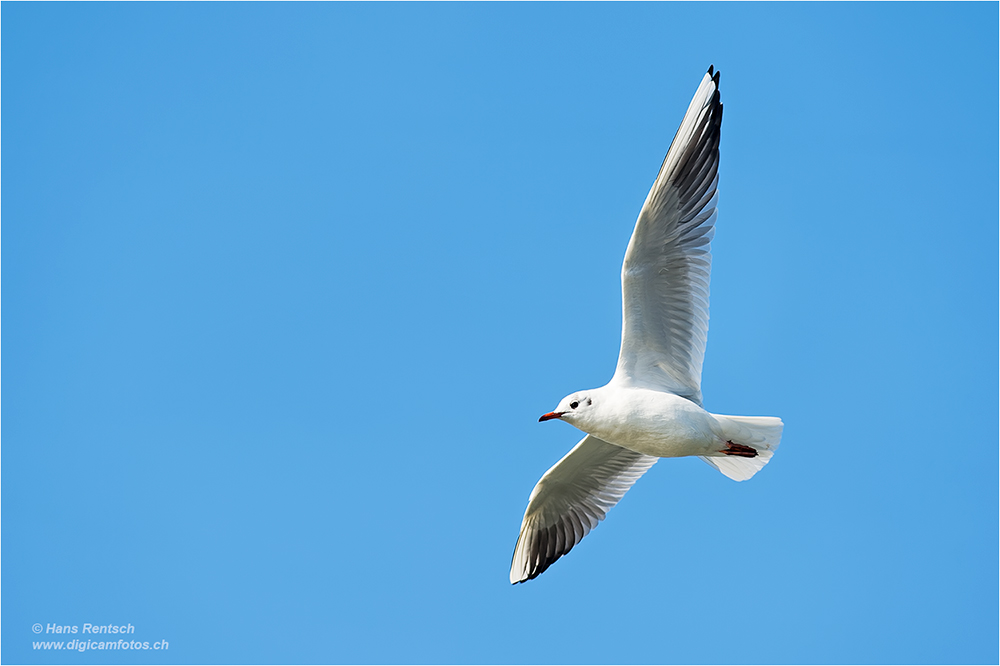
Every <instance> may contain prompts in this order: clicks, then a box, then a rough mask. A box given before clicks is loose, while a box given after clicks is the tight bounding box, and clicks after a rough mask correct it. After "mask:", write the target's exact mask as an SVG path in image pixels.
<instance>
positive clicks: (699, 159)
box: [510, 67, 783, 584]
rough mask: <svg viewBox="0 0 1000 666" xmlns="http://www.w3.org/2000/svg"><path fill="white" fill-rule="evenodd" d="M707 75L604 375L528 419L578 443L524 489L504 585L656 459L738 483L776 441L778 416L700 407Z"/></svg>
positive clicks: (550, 558) (709, 222) (626, 286)
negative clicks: (698, 467) (701, 464)
mask: <svg viewBox="0 0 1000 666" xmlns="http://www.w3.org/2000/svg"><path fill="white" fill-rule="evenodd" d="M713 70H714V67H709V68H708V72H707V73H706V74H705V76H704V77H703V78H702V80H701V84H700V85H699V86H698V90H697V92H695V94H694V99H692V100H691V105H690V106H689V107H688V110H687V113H685V114H684V120H682V121H681V125H680V128H679V129H678V130H677V134H676V135H675V136H674V140H673V142H672V143H671V144H670V149H669V150H668V151H667V156H666V157H665V158H664V160H663V164H662V166H660V171H659V173H658V174H657V176H656V180H655V181H654V182H653V187H652V189H650V191H649V194H648V195H647V196H646V201H645V202H644V203H643V205H642V210H640V211H639V218H638V220H636V223H635V229H634V230H633V231H632V238H631V240H629V243H628V248H627V249H626V250H625V261H624V263H623V265H622V343H621V350H620V352H619V354H618V366H617V367H616V369H615V374H614V376H613V377H612V378H611V381H610V382H608V383H607V385H605V386H602V387H601V388H596V389H590V390H586V391H578V392H576V393H573V394H570V395H568V396H566V397H565V398H563V399H562V401H561V402H560V403H559V405H558V406H557V407H556V408H555V410H554V411H551V412H549V413H547V414H544V415H542V417H541V418H539V419H538V420H539V421H549V420H556V419H557V420H561V421H565V422H566V423H569V424H570V425H573V426H575V427H576V428H578V429H580V430H581V431H583V432H584V433H586V436H585V437H584V438H583V439H582V440H580V442H579V443H578V444H577V445H576V446H575V447H574V448H573V449H572V450H571V451H570V452H569V453H567V454H566V455H565V456H564V457H563V458H562V459H561V460H560V461H559V462H557V463H556V464H555V465H554V466H553V467H552V468H551V469H550V470H549V471H547V472H546V473H545V474H544V475H543V476H542V478H541V479H540V480H539V481H538V483H537V484H536V485H535V488H534V490H532V491H531V495H530V496H529V497H528V508H527V510H526V511H525V512H524V519H523V520H522V521H521V532H520V535H519V536H518V538H517V545H516V546H515V547H514V557H513V560H512V561H511V566H510V582H511V583H514V584H516V583H523V582H524V581H527V580H531V579H532V578H535V577H537V576H538V575H539V574H541V573H542V572H543V571H545V570H546V569H548V568H549V566H551V565H552V563H553V562H555V561H556V560H558V559H559V558H560V557H562V556H563V555H565V554H566V553H568V552H569V551H570V549H571V548H573V546H575V545H576V544H578V543H580V541H581V540H582V539H583V537H585V536H587V534H589V533H590V531H591V530H592V529H594V528H595V527H597V524H598V523H599V522H600V521H602V520H604V517H605V516H606V515H607V513H608V511H610V510H611V507H613V506H614V505H615V504H617V503H618V502H619V500H621V498H622V497H623V496H624V495H625V493H626V492H628V489H629V488H631V487H632V484H634V483H635V482H636V480H637V479H638V478H639V477H640V476H642V475H643V474H644V473H645V472H646V471H647V470H648V469H649V468H650V467H652V466H653V463H655V462H656V461H657V460H658V459H659V458H678V457H681V456H698V457H700V458H701V459H702V460H704V461H705V462H707V463H708V464H709V465H711V466H713V467H715V468H716V469H717V470H719V471H720V472H722V473H723V474H725V475H726V476H728V477H729V478H731V479H734V480H736V481H744V480H746V479H749V478H750V477H752V476H753V475H754V474H756V473H757V472H758V471H760V470H761V468H763V467H764V465H766V464H767V463H768V462H769V461H770V460H771V456H772V455H773V454H774V452H775V450H776V449H777V448H778V444H779V442H780V441H781V430H782V427H783V424H782V422H781V419H779V418H775V417H769V416H724V415H721V414H710V413H709V412H707V411H705V410H704V409H703V408H702V406H701V367H702V360H703V359H704V356H705V342H706V340H707V334H708V282H709V273H710V271H711V267H712V255H711V251H710V243H711V241H712V237H713V236H714V234H715V220H716V215H717V211H716V205H717V203H718V198H719V195H718V190H717V188H718V184H719V173H718V172H719V136H720V129H721V127H722V102H721V97H720V95H719V72H716V71H713Z"/></svg>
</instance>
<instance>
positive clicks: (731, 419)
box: [700, 414, 784, 481]
mask: <svg viewBox="0 0 1000 666" xmlns="http://www.w3.org/2000/svg"><path fill="white" fill-rule="evenodd" d="M712 416H714V417H715V420H716V421H717V422H718V423H719V426H720V429H721V432H722V437H723V438H725V440H726V442H727V444H728V445H729V446H728V451H729V452H728V453H726V452H724V451H723V452H719V454H717V455H714V456H700V458H701V459H702V460H704V461H705V462H707V463H708V464H709V465H711V466H712V467H714V468H715V469H717V470H719V471H720V472H722V473H723V474H725V475H726V476H728V477H729V478H730V479H733V480H734V481H746V480H747V479H749V478H750V477H751V476H753V475H754V474H756V473H757V472H759V471H760V470H761V469H762V468H763V467H764V465H766V464H767V463H769V462H770V461H771V456H773V455H774V452H775V451H776V450H777V449H778V444H780V443H781V429H782V428H784V424H783V423H782V422H781V419H779V418H777V417H774V416H723V415H722V414H712Z"/></svg>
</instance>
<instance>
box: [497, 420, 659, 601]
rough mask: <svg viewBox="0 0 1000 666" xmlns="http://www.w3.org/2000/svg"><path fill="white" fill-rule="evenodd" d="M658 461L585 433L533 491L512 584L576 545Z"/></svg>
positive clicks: (528, 577) (533, 574)
mask: <svg viewBox="0 0 1000 666" xmlns="http://www.w3.org/2000/svg"><path fill="white" fill-rule="evenodd" d="M657 460H658V458H654V457H653V456H645V455H643V454H641V453H636V452H635V451H630V450H628V449H623V448H621V447H620V446H615V445H614V444H608V443H607V442H605V441H604V440H601V439H598V438H596V437H592V436H590V435H587V436H586V437H584V438H583V439H582V440H580V443H579V444H577V445H576V446H575V447H573V450H572V451H570V452H569V453H567V454H566V455H565V456H564V457H563V459H562V460H560V461H559V462H557V463H556V464H555V465H553V466H552V468H551V469H550V470H549V471H547V472H546V473H545V474H544V475H543V476H542V478H541V480H539V482H538V483H537V484H536V485H535V489H534V490H532V491H531V497H529V498H528V508H527V510H526V511H525V512H524V520H522V521H521V534H520V536H518V538H517V545H516V546H515V547H514V558H513V560H512V561H511V564H510V582H511V583H523V582H524V581H526V580H531V579H532V578H534V577H536V576H537V575H538V574H540V573H542V572H543V571H545V570H546V569H548V568H549V566H550V565H551V564H552V563H553V562H555V561H556V560H558V559H559V558H560V557H562V556H563V555H565V554H566V553H568V552H569V551H570V549H571V548H573V546H575V545H576V544H578V543H580V541H581V540H582V539H583V537H585V536H587V534H589V533H590V530H592V529H594V528H595V527H597V523H599V522H600V521H602V520H604V516H605V515H607V513H608V511H610V510H611V507H613V506H614V505H615V504H617V503H618V501H619V500H620V499H621V498H622V496H623V495H625V493H626V492H628V489H629V488H631V487H632V484H633V483H635V482H636V479H638V478H639V477H640V476H642V475H643V474H645V472H646V470H648V469H649V468H650V467H652V466H653V463H655V462H656V461H657Z"/></svg>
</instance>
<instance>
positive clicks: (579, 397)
mask: <svg viewBox="0 0 1000 666" xmlns="http://www.w3.org/2000/svg"><path fill="white" fill-rule="evenodd" d="M593 407H594V399H593V397H592V396H590V394H589V393H588V392H586V391H584V392H581V393H573V394H571V395H568V396H566V397H565V398H563V399H562V400H561V401H560V402H559V406H558V407H556V408H555V411H551V412H549V413H548V414H542V416H541V417H540V418H539V419H538V421H539V423H541V422H542V421H549V420H551V419H562V420H563V421H566V422H567V423H571V424H573V425H577V424H579V423H580V422H581V421H585V420H586V418H587V416H588V414H589V413H590V411H591V410H592V409H593Z"/></svg>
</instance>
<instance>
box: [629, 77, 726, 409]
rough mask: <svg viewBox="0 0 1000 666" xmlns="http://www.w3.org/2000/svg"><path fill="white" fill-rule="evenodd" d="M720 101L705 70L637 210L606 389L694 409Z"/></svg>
mask: <svg viewBox="0 0 1000 666" xmlns="http://www.w3.org/2000/svg"><path fill="white" fill-rule="evenodd" d="M721 127H722V102H721V101H720V96H719V73H718V72H716V73H715V74H714V75H713V73H712V68H711V67H710V68H709V69H708V73H707V74H705V78H703V79H702V81H701V85H700V86H699V87H698V92H696V93H695V95H694V99H692V100H691V105H690V106H689V107H688V110H687V113H686V114H685V115H684V120H683V121H682V122H681V126H680V128H679V129H678V130H677V134H676V135H675V136H674V140H673V143H671V144H670V150H669V151H668V152H667V156H666V158H665V159H664V160H663V165H662V166H661V167H660V173H659V174H658V175H657V176H656V182H654V183H653V187H652V189H651V190H650V191H649V195H648V196H647V197H646V202H645V203H644V204H643V206H642V210H641V211H640V212H639V219H638V220H637V221H636V223H635V230H634V231H633V232H632V239H631V240H630V241H629V244H628V249H627V250H626V252H625V262H624V264H623V265H622V347H621V352H620V354H619V356H618V367H617V369H616V370H615V376H614V377H613V378H612V380H611V383H613V384H615V383H617V384H619V385H622V386H637V387H643V388H652V389H657V390H663V391H670V392H671V393H675V394H677V395H680V396H683V397H685V398H688V399H689V400H693V401H694V402H696V403H698V404H701V366H702V360H703V359H704V356H705V342H706V340H707V338H708V281H709V274H710V272H711V269H712V255H711V250H710V246H709V244H710V242H711V240H712V236H713V235H714V234H715V218H716V208H715V207H716V202H717V200H718V196H717V194H716V187H717V186H718V183H719V176H718V171H719V135H720V129H721Z"/></svg>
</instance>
